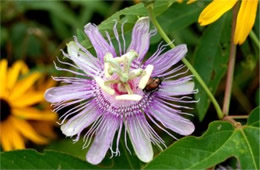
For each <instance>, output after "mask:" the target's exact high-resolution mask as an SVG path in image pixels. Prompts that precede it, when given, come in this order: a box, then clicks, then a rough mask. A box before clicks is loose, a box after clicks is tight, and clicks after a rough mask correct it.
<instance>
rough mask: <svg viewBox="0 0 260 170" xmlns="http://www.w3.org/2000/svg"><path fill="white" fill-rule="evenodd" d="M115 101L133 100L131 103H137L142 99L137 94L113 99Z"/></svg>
mask: <svg viewBox="0 0 260 170" xmlns="http://www.w3.org/2000/svg"><path fill="white" fill-rule="evenodd" d="M115 98H116V100H133V101H139V100H141V99H142V96H140V95H138V94H123V95H119V96H116V97H115Z"/></svg>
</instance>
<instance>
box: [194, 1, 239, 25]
mask: <svg viewBox="0 0 260 170" xmlns="http://www.w3.org/2000/svg"><path fill="white" fill-rule="evenodd" d="M236 2H237V0H213V1H212V2H211V3H210V4H209V5H208V6H207V7H206V8H205V9H204V10H203V11H202V12H201V14H200V16H199V21H198V22H199V23H200V25H201V26H204V25H208V24H211V23H212V22H215V21H216V20H217V19H219V18H220V17H221V16H222V15H223V14H224V13H225V12H227V11H228V10H230V9H231V8H232V7H233V6H234V5H235V4H236Z"/></svg>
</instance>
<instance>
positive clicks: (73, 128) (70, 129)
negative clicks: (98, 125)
mask: <svg viewBox="0 0 260 170" xmlns="http://www.w3.org/2000/svg"><path fill="white" fill-rule="evenodd" d="M90 107H91V106H90ZM98 117H99V114H98V113H97V112H96V110H95V109H94V107H91V108H89V107H88V108H86V109H84V110H83V111H81V112H80V113H78V114H77V115H75V116H74V117H72V118H71V119H70V120H69V121H68V122H66V123H65V124H63V125H62V126H61V131H62V133H63V134H64V135H66V136H74V135H76V134H78V133H80V132H81V131H82V130H83V129H85V128H86V127H88V126H89V125H90V124H91V123H93V122H94V121H95V120H97V119H98Z"/></svg>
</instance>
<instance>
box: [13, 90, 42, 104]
mask: <svg viewBox="0 0 260 170" xmlns="http://www.w3.org/2000/svg"><path fill="white" fill-rule="evenodd" d="M43 95H44V91H40V92H29V93H28V94H26V95H25V96H21V97H19V98H16V99H14V100H12V101H10V102H11V105H12V106H13V107H26V106H31V105H33V104H37V103H39V102H41V101H43V100H44V96H43Z"/></svg>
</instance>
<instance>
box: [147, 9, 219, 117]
mask: <svg viewBox="0 0 260 170" xmlns="http://www.w3.org/2000/svg"><path fill="white" fill-rule="evenodd" d="M146 8H147V10H148V13H149V16H150V19H151V21H152V23H153V25H154V26H155V27H156V29H157V31H158V32H159V34H160V35H161V37H162V38H163V39H164V41H165V42H167V43H169V46H170V47H171V48H174V47H175V45H174V44H173V43H172V41H171V40H170V38H169V37H168V36H167V35H166V33H165V32H164V31H163V29H162V28H161V26H160V24H159V23H158V21H157V19H156V17H155V15H154V13H153V4H150V5H148V6H147V7H146ZM182 62H183V63H184V64H185V65H186V66H187V67H188V68H189V70H190V72H191V73H192V74H193V75H194V77H195V78H196V79H197V81H198V82H199V83H200V85H201V86H202V88H203V89H204V90H205V92H206V93H207V95H208V97H209V99H210V100H211V102H212V103H213V105H214V107H215V109H216V111H217V115H218V118H219V119H222V118H223V117H224V114H223V113H222V111H221V108H220V106H219V104H218V102H217V100H216V99H215V97H214V96H213V94H212V93H211V91H210V90H209V88H208V86H207V85H206V84H205V82H204V81H203V80H202V78H201V77H200V75H199V74H198V72H197V71H196V70H195V68H194V67H193V66H192V65H191V64H190V63H189V61H188V60H186V58H182Z"/></svg>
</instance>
